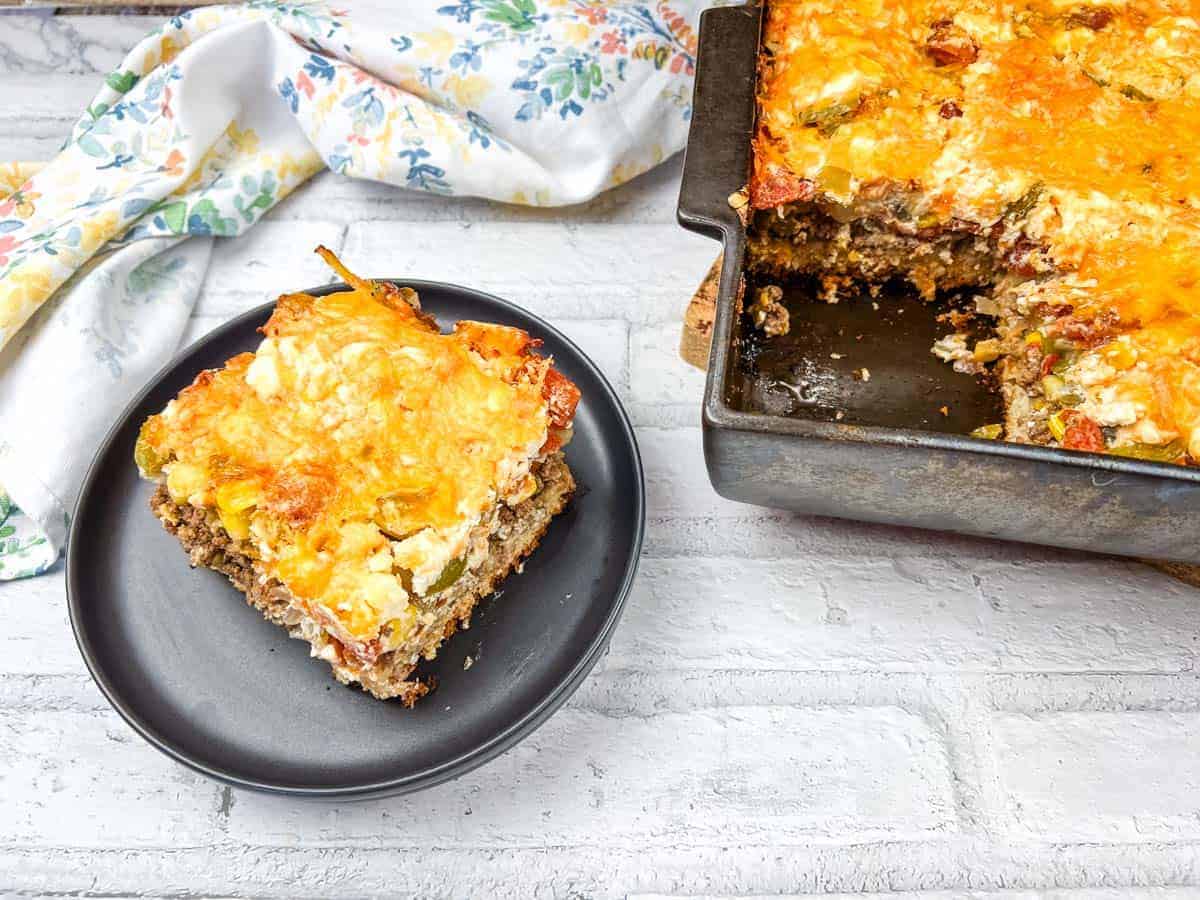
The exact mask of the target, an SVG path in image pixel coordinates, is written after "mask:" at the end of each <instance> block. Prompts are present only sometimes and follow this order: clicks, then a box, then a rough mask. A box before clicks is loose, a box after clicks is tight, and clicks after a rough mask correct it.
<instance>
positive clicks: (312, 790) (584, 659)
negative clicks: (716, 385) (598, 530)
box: [66, 278, 646, 799]
mask: <svg viewBox="0 0 1200 900" xmlns="http://www.w3.org/2000/svg"><path fill="white" fill-rule="evenodd" d="M375 280H377V281H388V282H391V283H394V284H397V285H402V286H405V287H411V288H413V289H414V290H416V291H417V293H418V294H419V293H420V292H421V291H423V290H428V289H448V290H451V291H455V292H459V293H462V294H468V295H472V296H474V297H476V298H478V299H482V300H483V301H485V302H487V303H492V304H495V305H497V306H499V307H501V308H503V309H506V310H508V311H510V312H512V313H515V314H517V315H519V316H526V317H528V318H530V319H532V320H533V321H534V322H535V323H536V326H537V328H538V329H540V330H541V331H542V332H544V333H547V334H551V335H553V336H554V337H555V338H556V339H557V340H560V341H562V342H563V343H564V344H566V345H567V346H568V347H570V348H571V350H572V351H574V353H575V354H576V355H577V357H578V359H579V361H580V362H582V363H583V364H584V365H585V366H586V367H587V368H588V369H589V370H590V373H591V374H592V375H593V376H594V377H595V378H596V379H597V381H598V382H599V383H600V384H601V385H602V386H603V388H604V390H605V392H606V393H607V395H608V397H607V399H608V401H609V403H611V404H612V406H613V407H614V409H615V410H616V412H617V418H618V421H619V422H620V423H621V428H622V435H621V436H622V438H623V439H624V441H625V442H626V443H627V444H628V446H629V448H630V449H631V450H632V455H633V462H634V468H635V471H636V474H637V479H636V485H635V487H636V492H635V497H634V501H635V507H636V526H635V530H634V533H633V544H632V552H631V553H630V555H629V560H628V561H627V562H626V564H625V573H624V576H623V577H622V579H621V585H620V587H619V588H618V590H617V592H616V597H615V600H614V602H613V604H612V608H611V609H610V611H609V614H608V616H607V617H606V618H605V620H604V623H603V625H602V626H601V627H600V629H599V630H598V631H597V632H596V634H595V636H594V637H593V638H592V640H591V643H589V645H588V647H587V649H586V650H585V651H584V652H583V653H582V654H581V655H580V657H579V659H578V660H577V661H576V663H575V665H574V666H573V667H572V668H571V669H570V670H569V671H568V672H567V673H566V674H565V675H564V676H563V677H562V678H561V679H560V680H559V681H558V683H557V684H555V685H554V687H553V688H552V689H551V690H550V691H548V692H547V694H546V695H545V696H544V697H543V698H542V699H541V701H539V702H538V703H537V704H536V705H535V706H534V707H533V708H531V709H530V710H529V711H528V712H526V713H525V714H524V715H523V716H521V718H519V719H518V720H517V721H515V722H513V723H512V724H510V725H509V726H508V727H506V728H505V729H503V730H502V731H500V732H498V733H497V734H495V735H493V736H491V737H490V738H488V739H487V740H486V741H484V742H483V743H481V744H480V745H479V746H477V747H475V748H473V749H471V750H469V751H467V752H465V753H461V754H459V755H458V756H456V757H454V758H453V759H450V760H446V761H445V762H441V763H438V764H436V765H434V766H430V767H429V768H427V769H425V770H424V771H421V772H416V773H414V774H411V775H407V776H404V777H401V778H394V779H384V780H381V781H375V782H368V783H363V784H356V785H349V786H345V785H343V786H338V787H329V788H325V787H294V786H284V785H279V784H272V783H270V782H265V781H258V780H255V779H249V778H243V777H241V776H240V775H238V774H236V773H234V772H230V771H226V770H224V769H220V768H216V767H213V766H209V765H206V764H204V763H202V762H200V761H198V760H196V759H194V758H192V757H191V756H190V755H188V754H186V753H184V752H182V751H180V750H178V749H177V748H176V747H175V746H174V745H173V744H172V743H171V742H170V741H169V740H167V739H166V738H163V737H162V736H160V735H159V734H158V733H157V732H156V731H155V730H154V729H153V728H151V727H150V726H149V725H147V724H146V723H145V722H143V721H142V720H141V718H140V717H139V716H138V714H137V713H136V712H135V711H134V709H133V708H132V707H131V706H130V704H127V703H126V702H125V700H124V699H123V698H122V697H121V695H120V694H119V693H118V692H117V690H116V689H115V688H114V687H113V686H112V684H111V683H110V682H109V680H108V678H107V676H106V675H105V673H104V670H103V669H102V668H101V666H100V665H99V663H98V662H97V661H96V658H95V656H94V654H93V652H92V646H91V640H90V638H89V637H88V635H87V634H86V633H85V632H84V630H83V629H82V628H81V626H80V615H79V612H78V606H79V604H80V603H81V598H80V592H79V589H78V577H79V575H78V571H77V566H78V562H77V560H78V557H77V555H76V554H75V553H74V552H73V548H74V547H76V546H77V545H78V544H77V542H78V541H79V539H80V535H79V534H78V533H77V532H78V529H79V522H80V515H79V513H80V511H81V510H82V509H83V506H84V504H85V503H86V502H87V500H88V496H89V495H90V493H91V491H92V486H93V483H94V482H95V479H96V475H97V472H98V470H99V467H100V463H101V461H102V460H103V459H104V457H105V456H107V454H108V452H109V449H110V448H111V446H112V444H113V443H114V442H115V440H116V438H117V434H118V433H119V432H120V430H121V428H122V426H123V425H124V424H125V422H126V420H127V419H128V418H129V416H130V415H132V413H133V411H134V410H135V409H136V408H137V407H138V406H139V405H140V404H141V402H142V400H143V399H144V398H145V397H146V395H147V394H149V393H150V392H151V391H152V390H153V389H154V388H155V387H156V386H157V385H158V383H159V382H160V381H161V380H162V379H163V378H165V377H166V376H167V375H168V374H169V373H170V372H171V371H172V370H173V369H174V368H175V367H176V366H177V365H178V361H179V359H180V358H181V357H182V356H184V355H186V354H188V353H190V352H192V351H193V350H194V349H196V348H197V347H199V346H201V345H203V344H208V343H212V342H214V341H220V340H221V339H222V338H224V337H225V336H226V335H227V334H229V333H230V332H232V331H235V330H237V329H239V328H241V327H242V326H244V325H245V324H246V323H247V322H248V321H253V320H256V319H262V320H264V321H265V320H266V318H267V316H268V315H269V314H270V311H271V310H272V309H273V308H274V306H275V301H271V302H269V303H264V304H262V305H260V306H256V307H255V308H253V309H251V310H248V311H246V312H244V313H242V314H240V315H238V316H235V317H234V318H233V319H230V320H229V321H228V322H225V323H224V324H222V325H219V326H217V327H216V328H214V329H213V330H212V331H210V332H208V333H207V334H205V335H202V336H201V337H199V338H197V339H196V340H195V341H193V342H192V343H191V344H189V345H188V346H187V347H184V348H182V349H181V350H180V351H179V352H177V353H176V354H175V356H173V357H172V358H171V360H170V361H169V362H168V363H167V364H166V365H165V366H163V367H162V368H161V369H159V370H158V371H157V372H156V373H155V374H154V375H153V376H152V377H151V378H150V379H149V381H148V382H147V383H146V385H145V387H143V388H142V390H140V391H138V393H137V395H136V396H135V397H134V398H133V399H132V400H130V401H129V403H128V404H126V406H125V408H124V409H123V410H122V411H121V413H120V415H119V416H118V417H117V418H116V420H115V422H114V423H113V425H112V427H111V428H110V429H109V431H108V433H107V434H106V435H105V436H104V440H103V441H102V442H101V443H100V446H99V448H98V449H97V451H96V455H95V457H93V459H92V462H91V463H90V464H89V466H88V471H87V475H86V476H85V477H84V480H83V486H82V488H81V489H80V492H79V498H78V500H76V502H75V508H74V510H73V512H72V517H71V527H70V531H69V533H68V537H67V550H66V586H67V612H68V614H69V617H70V620H71V630H72V632H73V633H74V635H75V643H76V645H77V646H78V647H79V652H80V653H81V654H82V656H83V661H84V663H85V664H86V665H87V668H88V672H89V673H91V676H92V679H93V680H94V681H95V682H96V685H97V686H98V687H99V688H100V691H101V693H102V694H104V697H105V699H106V700H108V702H109V704H111V705H112V707H113V709H115V710H116V711H117V713H118V714H120V716H121V718H122V719H124V720H125V721H126V722H127V723H128V724H129V726H130V727H131V728H133V730H134V731H136V732H137V733H138V734H139V735H141V736H142V737H143V738H144V739H145V740H146V741H148V742H149V743H150V744H151V745H152V746H153V747H155V748H156V749H158V750H159V751H161V752H162V753H164V754H166V755H167V756H169V757H170V758H171V759H173V760H175V761H176V762H179V763H181V764H183V765H184V766H187V767H188V768H189V769H192V770H193V771H196V772H199V773H200V774H202V775H206V776H208V777H209V778H213V779H215V780H216V781H219V782H222V783H224V784H229V785H232V786H233V787H238V788H245V789H248V790H255V791H262V792H265V793H270V794H282V795H289V796H302V797H316V798H329V799H334V798H338V799H360V798H361V799H367V798H370V797H375V796H383V795H396V794H406V793H412V792H415V791H419V790H425V789H426V788H431V787H434V786H436V785H439V784H442V783H443V782H446V781H450V780H452V779H454V778H457V777H459V776H460V775H464V774H466V773H467V772H469V771H471V770H472V769H475V768H478V767H479V766H481V765H483V764H484V763H486V762H489V761H490V760H492V759H495V758H496V757H497V756H499V755H500V754H502V753H504V752H505V751H506V750H508V749H509V748H511V747H512V746H513V745H515V744H516V743H518V742H519V741H521V740H522V739H524V738H525V737H527V736H528V735H529V734H530V733H532V732H533V731H534V730H535V729H536V728H537V727H538V726H539V725H541V724H542V723H543V722H545V721H546V719H548V718H549V717H550V716H551V715H552V714H553V713H554V712H555V711H556V710H558V708H559V707H560V706H562V705H563V703H565V702H566V701H567V700H568V699H569V698H570V697H571V695H572V694H573V693H574V692H575V690H576V689H577V688H578V687H579V685H580V684H581V683H582V682H583V680H584V678H586V677H587V675H588V673H589V672H591V670H592V668H593V667H594V666H595V664H596V662H597V660H598V659H599V658H600V656H601V655H602V654H603V652H604V650H605V648H606V647H607V646H608V641H609V638H610V637H611V635H612V632H613V629H614V628H615V627H616V624H617V622H618V621H619V620H620V618H621V613H622V612H623V611H624V609H625V603H626V601H627V600H628V598H629V592H630V590H631V589H632V587H633V581H634V578H635V576H636V575H637V567H638V562H639V560H640V558H641V551H642V540H643V537H644V535H645V530H646V485H645V473H644V471H643V468H642V459H641V454H640V452H639V451H638V445H637V438H636V437H635V435H634V431H633V425H632V424H631V423H630V421H629V415H628V413H627V412H626V411H625V407H624V406H623V405H622V404H621V401H620V398H619V397H618V396H617V392H616V391H615V390H614V389H613V386H612V385H611V384H610V383H609V381H608V379H607V378H606V377H605V375H604V373H603V372H601V371H600V369H599V368H598V367H597V366H596V364H595V363H594V362H592V360H591V358H590V357H589V356H588V355H587V354H586V353H584V352H583V351H582V350H581V349H580V348H579V347H578V346H577V345H576V344H575V342H574V341H572V340H571V339H570V338H568V337H567V336H566V335H564V334H563V333H562V332H561V331H559V330H558V329H557V328H555V327H554V326H553V325H551V324H549V323H548V322H546V321H545V320H544V319H542V318H541V317H540V316H537V315H535V314H534V313H532V312H530V311H529V310H527V309H524V308H523V307H520V306H518V305H516V304H515V303H512V302H510V301H508V300H505V299H503V298H501V297H497V296H495V295H493V294H488V293H486V292H484V291H478V290H475V289H474V288H468V287H463V286H462V285H456V284H451V283H449V282H440V281H429V280H427V279H420V278H404V279H396V278H379V279H375ZM347 289H349V285H347V284H345V283H344V282H331V283H329V284H323V285H321V286H319V287H314V288H308V289H305V290H303V291H301V292H300V293H306V294H311V295H313V296H316V297H320V296H324V295H325V294H331V293H335V292H336V291H340V290H347Z"/></svg>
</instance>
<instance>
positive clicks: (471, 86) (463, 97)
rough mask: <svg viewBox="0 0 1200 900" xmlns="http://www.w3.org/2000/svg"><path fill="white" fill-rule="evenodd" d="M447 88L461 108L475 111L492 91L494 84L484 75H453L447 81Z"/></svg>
mask: <svg viewBox="0 0 1200 900" xmlns="http://www.w3.org/2000/svg"><path fill="white" fill-rule="evenodd" d="M445 88H446V90H448V91H449V92H450V93H451V94H453V95H454V99H455V101H456V102H457V103H458V105H459V106H462V107H466V108H467V109H474V108H476V107H477V106H478V105H479V103H480V102H481V101H482V100H483V98H484V97H486V96H487V93H488V91H490V90H491V89H492V83H491V82H490V81H488V80H487V79H486V78H484V77H483V76H482V75H465V76H459V75H451V76H450V77H449V78H447V79H446V81H445Z"/></svg>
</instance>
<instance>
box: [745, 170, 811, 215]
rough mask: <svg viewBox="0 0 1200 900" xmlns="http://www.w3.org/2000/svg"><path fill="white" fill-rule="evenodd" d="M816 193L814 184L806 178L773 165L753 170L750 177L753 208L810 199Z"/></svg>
mask: <svg viewBox="0 0 1200 900" xmlns="http://www.w3.org/2000/svg"><path fill="white" fill-rule="evenodd" d="M816 194H817V188H816V185H815V184H813V183H812V182H811V181H810V180H808V179H807V178H797V177H796V176H795V175H793V174H792V173H791V172H787V171H785V170H783V169H777V168H774V167H771V168H767V169H766V170H765V171H761V172H755V173H754V177H753V178H751V179H750V205H751V206H752V207H753V208H754V209H769V208H771V207H772V206H782V205H783V204H784V203H795V202H796V201H802V200H811V199H812V198H813V197H815V196H816Z"/></svg>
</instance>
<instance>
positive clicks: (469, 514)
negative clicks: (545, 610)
mask: <svg viewBox="0 0 1200 900" xmlns="http://www.w3.org/2000/svg"><path fill="white" fill-rule="evenodd" d="M365 284H366V285H367V287H366V288H364V289H360V290H352V291H346V292H342V293H336V294H330V295H328V296H325V297H321V298H313V297H310V296H307V295H304V294H293V295H285V296H284V297H281V298H280V300H279V303H278V306H277V307H276V310H275V312H274V314H273V315H272V316H271V319H270V321H269V322H268V323H267V324H266V326H265V327H264V328H263V332H264V334H265V335H266V337H265V339H264V340H263V341H262V343H261V344H260V345H259V347H258V350H257V351H256V352H255V353H252V354H251V353H244V354H242V355H240V356H236V357H234V358H233V359H231V360H229V362H228V363H227V364H226V366H225V368H223V369H218V370H214V371H209V372H203V373H201V374H200V376H199V377H197V379H196V381H195V383H194V384H192V385H191V386H190V387H188V388H185V389H184V390H183V391H182V392H181V393H180V394H179V396H178V397H177V398H176V399H175V400H173V401H171V403H170V404H168V406H167V407H166V409H165V410H163V412H162V413H161V414H159V415H157V416H153V417H151V418H150V419H149V420H148V421H147V422H146V424H145V426H144V427H143V430H142V434H141V436H140V438H139V447H138V462H139V465H140V466H141V468H142V469H143V471H144V472H146V474H150V475H157V474H159V472H156V471H155V469H159V470H161V473H162V474H165V476H166V483H167V487H168V489H169V490H170V492H171V494H172V497H173V498H174V499H175V500H176V501H177V502H188V503H191V504H193V505H197V506H201V507H206V508H211V509H212V510H213V511H214V513H215V514H216V515H219V516H220V519H221V522H222V524H223V525H224V526H225V528H226V530H227V531H229V532H230V534H231V535H233V536H234V537H236V538H240V539H244V540H246V541H247V542H248V543H249V544H250V545H251V547H252V548H253V552H254V553H255V554H256V555H257V557H258V558H259V560H260V561H261V563H262V565H263V566H264V568H265V569H266V571H267V572H268V573H269V574H270V575H272V576H273V577H275V578H277V579H279V581H281V582H282V583H283V584H284V585H285V586H286V587H287V588H288V589H289V590H290V591H291V592H292V594H293V595H294V596H295V597H296V598H298V600H299V602H301V603H302V604H303V605H305V607H306V608H307V610H308V611H309V612H310V614H311V615H313V616H314V617H315V618H316V619H318V620H319V621H321V622H322V623H323V624H324V625H325V627H326V628H327V629H328V630H329V631H330V632H331V633H332V634H334V636H335V637H338V638H339V639H341V640H342V641H343V642H344V643H345V644H346V645H347V647H348V648H349V649H351V650H352V651H354V652H356V653H357V654H358V655H360V656H368V657H369V656H371V655H372V654H373V653H374V652H378V650H379V649H380V648H379V644H378V642H377V639H378V638H379V636H380V634H381V630H384V626H385V625H387V626H389V627H388V628H387V629H386V634H385V637H386V638H387V640H386V642H385V643H386V645H387V646H395V645H396V644H398V643H399V642H401V641H402V640H403V639H404V637H405V636H406V635H407V634H409V633H411V631H412V628H413V626H414V623H415V621H416V617H417V615H418V609H417V606H416V603H415V600H416V599H417V597H418V596H420V595H422V594H424V593H425V592H426V591H427V590H428V589H429V588H430V587H431V586H432V587H434V588H435V589H438V590H440V589H441V588H438V584H437V583H438V581H439V578H440V577H442V576H443V572H444V571H447V569H448V567H449V568H450V570H451V571H453V569H454V568H455V567H457V568H458V569H459V571H461V568H462V566H463V565H464V563H463V562H462V561H463V560H466V557H467V556H468V555H472V556H473V557H474V559H473V560H472V561H478V556H479V554H477V553H476V554H470V550H471V546H470V545H471V542H472V541H471V538H472V531H473V530H474V529H477V527H479V526H480V525H481V523H482V526H483V527H485V528H487V527H488V526H489V522H490V520H489V519H488V518H487V517H488V516H489V514H490V513H491V512H492V511H493V510H494V509H495V508H496V504H497V502H498V501H505V500H507V501H510V502H516V501H519V500H520V499H523V498H524V497H526V496H528V495H529V493H530V482H531V481H532V478H531V477H530V475H529V469H530V463H531V462H532V461H533V460H534V459H536V458H537V457H538V456H539V454H540V453H542V452H545V451H546V450H547V449H553V448H554V447H555V446H557V443H556V441H555V439H554V438H553V437H552V434H553V431H554V429H556V428H562V427H565V426H566V425H567V424H569V414H567V415H566V418H567V420H568V421H566V422H564V421H562V414H561V411H560V415H559V416H557V417H556V414H555V410H554V409H553V407H554V405H555V401H554V396H553V392H552V389H553V385H555V384H557V385H558V386H559V387H560V388H561V384H562V383H563V382H566V380H565V379H563V378H562V376H559V375H557V373H554V372H552V370H551V369H550V365H551V361H550V360H549V359H546V358H543V357H540V356H537V355H535V354H533V353H531V352H530V350H531V348H532V347H533V346H534V345H535V342H533V341H532V340H531V339H530V338H529V336H528V335H527V334H525V332H523V331H519V330H517V329H513V328H506V327H503V326H498V325H485V324H481V323H475V322H460V323H458V325H457V326H456V327H455V330H454V332H453V333H452V334H441V333H439V332H438V330H437V328H436V326H435V325H433V324H432V323H431V320H429V319H427V318H426V317H422V316H421V315H419V314H418V313H417V312H415V311H414V310H413V309H412V308H411V307H410V306H409V304H408V303H406V302H404V300H403V299H401V297H400V294H399V292H397V291H396V290H395V289H391V288H385V287H382V286H370V283H365ZM566 384H568V385H569V382H566ZM548 385H550V386H551V388H552V389H551V390H550V391H548V390H547V387H548ZM570 390H571V391H574V387H573V386H571V387H570ZM577 398H578V393H577V392H575V393H574V399H577ZM573 410H574V403H573V400H572V402H571V404H570V412H573ZM548 438H551V439H550V440H549V441H548ZM476 543H478V538H476ZM465 564H466V565H470V564H471V561H467V562H466V563H465ZM443 587H444V585H443ZM372 642H375V643H374V644H372ZM386 648H387V647H386V646H385V647H384V649H386Z"/></svg>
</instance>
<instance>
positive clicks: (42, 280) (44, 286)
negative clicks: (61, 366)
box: [0, 258, 58, 346]
mask: <svg viewBox="0 0 1200 900" xmlns="http://www.w3.org/2000/svg"><path fill="white" fill-rule="evenodd" d="M48 265H49V263H48V262H47V261H46V260H45V259H40V258H32V259H30V258H27V259H26V260H25V262H24V263H22V264H21V265H20V266H19V267H18V268H17V269H16V270H15V271H13V272H11V273H9V275H8V276H7V277H6V278H5V279H4V280H3V281H0V346H3V345H4V344H6V343H7V342H8V339H9V338H11V337H12V336H13V335H14V334H16V333H17V330H18V329H19V328H20V327H21V326H22V325H24V324H25V322H26V321H27V320H28V319H29V317H30V316H31V315H33V312H34V310H36V309H37V308H38V307H39V306H41V305H42V303H43V302H45V300H46V298H47V297H49V296H50V295H51V294H52V293H54V289H55V288H56V287H58V281H57V280H56V279H55V278H54V276H53V275H52V274H51V273H50V270H49V268H48Z"/></svg>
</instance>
